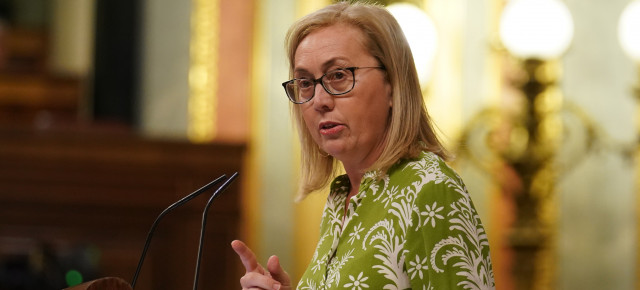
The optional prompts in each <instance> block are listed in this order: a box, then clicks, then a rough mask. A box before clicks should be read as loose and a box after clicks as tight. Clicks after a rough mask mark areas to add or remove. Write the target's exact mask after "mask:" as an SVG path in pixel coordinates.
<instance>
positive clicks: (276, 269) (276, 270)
mask: <svg viewBox="0 0 640 290" xmlns="http://www.w3.org/2000/svg"><path fill="white" fill-rule="evenodd" d="M267 270H269V273H270V274H271V278H273V279H274V280H276V281H278V282H280V284H282V286H291V279H290V278H289V274H287V272H286V271H285V270H284V269H282V266H281V265H280V258H278V256H271V257H269V260H268V261H267Z"/></svg>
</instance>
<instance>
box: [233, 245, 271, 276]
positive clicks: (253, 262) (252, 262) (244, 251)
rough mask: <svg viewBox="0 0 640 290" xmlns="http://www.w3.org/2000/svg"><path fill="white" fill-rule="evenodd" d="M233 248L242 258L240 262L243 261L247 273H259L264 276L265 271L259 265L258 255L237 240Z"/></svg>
mask: <svg viewBox="0 0 640 290" xmlns="http://www.w3.org/2000/svg"><path fill="white" fill-rule="evenodd" d="M231 247H232V248H233V250H234V251H235V252H236V254H238V257H240V261H242V265H244V268H245V270H246V271H247V272H258V273H260V274H264V269H262V267H261V266H260V264H258V261H257V259H256V255H255V254H254V253H253V251H251V249H249V247H247V245H245V244H244V243H243V242H242V241H239V240H235V241H233V242H231Z"/></svg>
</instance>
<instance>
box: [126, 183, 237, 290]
mask: <svg viewBox="0 0 640 290" xmlns="http://www.w3.org/2000/svg"><path fill="white" fill-rule="evenodd" d="M226 178H227V177H226V176H225V175H224V174H223V175H222V176H220V177H218V178H216V179H215V180H213V181H211V182H209V183H207V184H206V185H205V186H203V187H201V188H200V189H198V190H196V191H194V192H192V193H191V194H189V195H187V196H185V197H183V198H182V199H180V200H178V201H176V202H175V203H174V204H172V205H170V206H169V207H167V208H166V209H165V210H164V211H162V212H161V213H160V215H158V217H157V218H156V220H155V221H154V222H153V225H151V229H150V230H149V233H148V234H147V239H146V240H145V242H144V248H143V249H142V255H141V256H140V261H138V268H137V269H136V272H135V274H133V279H132V280H131V288H135V287H136V281H137V280H138V275H139V274H140V270H141V269H142V262H144V257H145V256H146V255H147V250H148V249H149V244H150V243H151V237H152V236H153V232H154V231H155V229H156V227H157V226H158V222H160V219H162V217H164V216H165V215H166V214H167V213H169V212H170V211H172V210H174V209H175V208H177V207H179V206H181V205H183V204H185V203H187V202H188V201H190V200H192V199H193V198H195V197H196V196H198V195H200V194H202V193H203V192H205V191H207V190H208V189H210V188H211V187H213V186H214V185H216V184H218V183H220V182H221V181H223V180H225V179H226ZM225 184H226V183H225ZM223 186H224V185H223ZM218 191H220V189H218V190H217V191H216V193H217V192H218Z"/></svg>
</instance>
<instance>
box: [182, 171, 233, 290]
mask: <svg viewBox="0 0 640 290" xmlns="http://www.w3.org/2000/svg"><path fill="white" fill-rule="evenodd" d="M236 177H238V172H236V173H234V174H232V175H231V177H229V179H227V180H226V181H225V182H224V183H223V184H222V185H220V187H219V188H218V189H217V190H216V192H215V193H213V195H212V196H211V197H210V198H209V201H208V202H207V205H206V206H205V208H204V211H203V212H202V226H201V227H200V244H199V245H198V259H197V260H196V274H195V278H194V279H193V290H196V289H198V278H199V276H200V261H201V260H202V246H203V244H204V232H205V227H206V225H207V213H208V212H209V207H211V204H212V203H213V200H214V199H215V198H216V197H217V196H218V195H220V194H222V192H224V191H225V189H227V187H229V185H230V184H231V182H233V180H234V179H236Z"/></svg>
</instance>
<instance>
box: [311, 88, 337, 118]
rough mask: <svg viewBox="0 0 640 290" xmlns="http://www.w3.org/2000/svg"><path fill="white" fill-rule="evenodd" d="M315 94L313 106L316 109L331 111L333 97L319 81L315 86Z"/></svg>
mask: <svg viewBox="0 0 640 290" xmlns="http://www.w3.org/2000/svg"><path fill="white" fill-rule="evenodd" d="M314 94H315V96H314V97H313V107H314V108H315V109H316V110H318V111H331V110H333V107H334V105H335V103H334V98H333V96H332V95H331V94H329V93H327V91H326V90H325V89H324V87H322V84H321V83H319V84H317V85H316V87H315V93H314Z"/></svg>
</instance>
